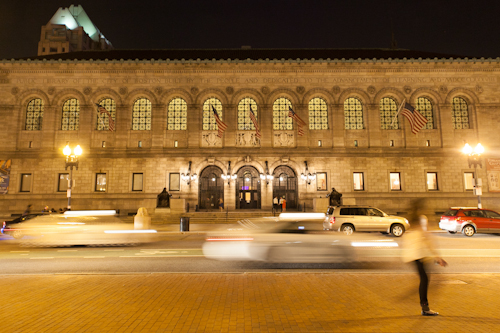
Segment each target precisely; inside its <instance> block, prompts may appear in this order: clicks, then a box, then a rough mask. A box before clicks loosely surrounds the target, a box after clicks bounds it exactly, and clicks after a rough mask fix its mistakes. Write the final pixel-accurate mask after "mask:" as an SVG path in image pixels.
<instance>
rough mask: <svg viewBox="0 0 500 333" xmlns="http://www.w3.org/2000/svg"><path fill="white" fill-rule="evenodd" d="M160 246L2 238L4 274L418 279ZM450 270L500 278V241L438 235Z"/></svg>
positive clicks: (164, 241) (408, 269) (196, 245)
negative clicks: (24, 242) (44, 244)
mask: <svg viewBox="0 0 500 333" xmlns="http://www.w3.org/2000/svg"><path fill="white" fill-rule="evenodd" d="M159 238H160V239H159V241H158V242H154V243H149V244H142V245H139V246H134V247H83V246H79V247H68V248H32V247H29V248H26V247H20V246H19V245H18V244H17V242H16V241H14V240H12V239H11V238H9V237H1V238H0V265H1V266H0V267H2V269H1V274H121V273H127V274H134V273H166V272H172V273H173V272H192V273H195V272H196V273H200V272H201V273H203V272H225V273H229V272H234V273H257V272H297V273H299V272H315V273H319V272H338V273H352V272H357V273H363V272H367V273H368V272H369V273H413V272H414V270H413V269H414V268H413V266H412V265H408V264H404V263H402V262H401V261H400V260H398V259H395V260H394V261H392V262H390V263H351V264H270V263H255V262H222V261H216V260H210V259H207V258H205V257H204V256H203V253H202V250H201V245H202V244H203V242H204V238H205V236H204V235H195V234H193V235H189V234H188V235H186V234H174V235H172V234H167V233H164V234H160V237H159ZM435 239H436V243H437V245H438V249H439V251H440V253H441V255H442V256H443V257H444V258H445V259H446V260H447V262H448V263H449V266H448V267H446V268H441V267H439V266H436V267H435V268H434V269H433V272H434V273H500V265H499V262H500V236H497V235H481V234H479V235H477V234H476V235H475V236H474V237H471V238H469V237H465V236H462V235H449V234H445V233H435Z"/></svg>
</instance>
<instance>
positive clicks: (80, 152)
mask: <svg viewBox="0 0 500 333" xmlns="http://www.w3.org/2000/svg"><path fill="white" fill-rule="evenodd" d="M81 154H82V148H81V147H80V145H78V146H76V148H75V155H76V156H80V155H81Z"/></svg>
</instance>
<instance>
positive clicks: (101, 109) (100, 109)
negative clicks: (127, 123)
mask: <svg viewBox="0 0 500 333" xmlns="http://www.w3.org/2000/svg"><path fill="white" fill-rule="evenodd" d="M96 105H97V117H99V120H101V123H102V126H103V127H104V121H103V120H102V118H101V115H102V114H103V113H105V114H107V115H108V125H109V126H108V130H109V131H110V132H113V131H114V130H115V121H114V120H113V118H112V117H111V113H109V111H108V110H106V108H105V107H104V106H102V105H100V104H96Z"/></svg>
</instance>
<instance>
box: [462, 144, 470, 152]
mask: <svg viewBox="0 0 500 333" xmlns="http://www.w3.org/2000/svg"><path fill="white" fill-rule="evenodd" d="M462 153H464V154H467V155H470V154H472V147H471V146H470V145H469V144H468V143H466V144H465V146H464V147H463V148H462Z"/></svg>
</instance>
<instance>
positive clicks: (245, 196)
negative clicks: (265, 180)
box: [236, 166, 260, 209]
mask: <svg viewBox="0 0 500 333" xmlns="http://www.w3.org/2000/svg"><path fill="white" fill-rule="evenodd" d="M237 175H238V178H237V179H236V209H259V208H260V175H259V172H258V171H257V169H255V168H254V167H252V166H244V167H242V168H241V169H239V170H238V173H237Z"/></svg>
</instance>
